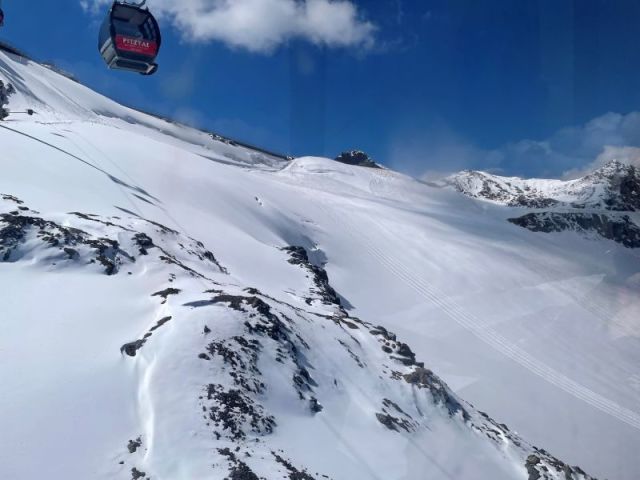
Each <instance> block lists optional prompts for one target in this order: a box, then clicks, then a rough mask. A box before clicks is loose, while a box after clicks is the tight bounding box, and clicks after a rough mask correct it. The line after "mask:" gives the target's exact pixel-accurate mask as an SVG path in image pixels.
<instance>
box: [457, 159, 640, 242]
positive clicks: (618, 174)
mask: <svg viewBox="0 0 640 480" xmlns="http://www.w3.org/2000/svg"><path fill="white" fill-rule="evenodd" d="M445 182H446V184H448V185H450V186H452V187H454V188H455V189H456V190H458V191H459V192H461V193H464V194H465V195H467V196H470V197H473V198H478V199H482V200H488V201H490V202H492V203H496V204H500V205H505V206H508V207H517V208H522V209H529V210H532V211H531V212H529V213H527V214H525V215H520V216H517V217H514V218H510V219H509V222H511V223H513V224H514V225H519V226H521V227H524V228H527V229H529V230H531V231H533V232H546V233H550V232H563V231H574V232H579V233H582V234H585V235H597V236H601V237H604V238H606V239H608V240H613V241H615V242H617V243H620V244H622V245H624V246H625V247H628V248H640V242H639V236H638V235H639V233H640V227H639V226H638V224H637V220H634V218H635V217H637V216H634V215H633V214H635V213H636V212H640V170H639V169H638V168H637V167H635V166H633V165H626V164H623V163H620V162H618V161H615V160H614V161H611V162H609V163H608V164H606V165H604V166H603V167H601V168H599V169H598V170H596V171H594V172H593V173H590V174H589V175H586V176H584V177H582V178H579V179H576V180H570V181H561V180H540V179H529V180H525V179H521V178H507V177H500V176H497V175H491V174H489V173H485V172H474V171H465V172H461V173H458V174H456V175H453V176H452V177H449V178H448V179H446V181H445Z"/></svg>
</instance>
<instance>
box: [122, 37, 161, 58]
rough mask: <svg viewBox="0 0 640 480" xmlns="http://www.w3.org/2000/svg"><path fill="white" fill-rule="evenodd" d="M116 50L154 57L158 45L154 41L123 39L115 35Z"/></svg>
mask: <svg viewBox="0 0 640 480" xmlns="http://www.w3.org/2000/svg"><path fill="white" fill-rule="evenodd" d="M116 48H117V49H118V50H122V51H125V52H131V53H138V54H140V55H147V56H149V57H155V56H156V54H157V53H158V44H157V43H156V42H155V41H153V40H144V39H140V38H133V37H125V36H124V35H116Z"/></svg>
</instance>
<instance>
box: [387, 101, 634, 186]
mask: <svg viewBox="0 0 640 480" xmlns="http://www.w3.org/2000/svg"><path fill="white" fill-rule="evenodd" d="M614 158H616V159H618V160H619V161H621V162H626V163H633V164H636V165H639V166H640V112H631V113H628V114H626V115H623V114H619V113H607V114H605V115H602V116H600V117H597V118H594V119H593V120H591V121H589V122H587V123H586V124H584V125H578V126H572V127H567V128H563V129H560V130H558V131H557V132H555V133H554V134H553V135H551V136H550V137H549V138H546V139H543V140H529V139H525V140H520V141H515V142H511V143H507V144H505V145H502V146H500V147H498V148H495V149H490V150H488V149H482V148H479V147H477V146H475V145H473V144H472V143H469V142H467V141H465V140H464V139H462V138H460V137H459V136H456V135H455V134H453V133H452V132H450V131H447V130H446V129H438V130H435V131H432V132H430V133H429V134H428V135H424V136H414V139H413V140H411V139H406V138H405V139H401V141H398V142H396V144H395V146H394V148H393V150H392V152H391V160H392V163H393V165H394V166H396V167H397V168H402V166H403V164H406V165H410V166H413V168H414V170H415V168H416V167H415V166H416V165H419V166H420V168H421V172H420V173H424V174H425V175H427V176H433V175H442V174H446V173H452V172H455V171H459V170H462V169H466V168H468V169H481V170H488V171H492V172H495V173H500V174H505V175H521V176H538V177H556V178H575V177H577V176H580V175H582V174H584V173H586V172H587V171H590V170H593V169H594V168H597V167H598V166H601V165H602V164H603V163H605V162H607V161H609V160H612V159H614ZM416 173H418V172H416ZM420 173H418V174H420Z"/></svg>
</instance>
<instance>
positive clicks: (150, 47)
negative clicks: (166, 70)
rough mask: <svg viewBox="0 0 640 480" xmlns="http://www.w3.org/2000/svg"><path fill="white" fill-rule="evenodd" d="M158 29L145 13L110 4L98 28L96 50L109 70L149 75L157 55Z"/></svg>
mask: <svg viewBox="0 0 640 480" xmlns="http://www.w3.org/2000/svg"><path fill="white" fill-rule="evenodd" d="M160 43H161V36H160V28H159V27H158V22H157V21H156V19H155V18H154V17H153V15H152V14H151V12H149V9H147V8H142V6H138V5H132V4H128V3H123V2H114V3H113V5H112V6H111V9H110V10H109V13H108V14H107V17H106V18H105V20H104V22H103V23H102V27H101V28H100V37H99V40H98V48H99V50H100V55H102V58H103V59H104V61H105V62H106V64H107V65H108V66H109V68H113V69H117V70H128V71H130V72H138V73H140V74H142V75H151V74H153V73H155V71H156V70H157V69H158V64H157V63H155V60H156V57H157V56H158V52H159V51H160Z"/></svg>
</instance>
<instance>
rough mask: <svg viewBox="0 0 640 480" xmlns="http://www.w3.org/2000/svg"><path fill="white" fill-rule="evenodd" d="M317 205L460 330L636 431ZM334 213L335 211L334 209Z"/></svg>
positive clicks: (604, 403) (625, 416) (613, 408)
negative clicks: (457, 325) (469, 333)
mask: <svg viewBox="0 0 640 480" xmlns="http://www.w3.org/2000/svg"><path fill="white" fill-rule="evenodd" d="M318 206H319V207H320V208H321V209H322V211H323V213H324V214H325V215H326V216H327V217H328V218H330V219H332V220H333V221H334V222H335V224H336V227H339V228H342V229H344V230H345V231H346V232H348V234H349V235H350V236H351V237H352V238H353V239H354V240H355V241H357V242H358V243H359V244H361V245H362V246H364V247H365V249H366V250H367V251H368V252H369V254H370V255H371V256H372V257H373V258H375V259H376V260H377V261H378V262H380V264H381V265H382V266H384V267H385V268H386V269H387V270H388V271H389V272H390V273H392V274H393V275H394V276H396V277H397V278H398V279H399V280H401V281H402V282H404V283H405V284H406V285H407V286H409V287H410V288H411V289H413V290H414V291H415V292H416V293H418V294H419V295H420V296H421V297H422V298H424V299H425V300H427V301H428V302H430V303H432V304H433V305H436V306H437V307H438V308H439V309H440V310H441V311H442V312H444V313H445V314H446V315H447V316H449V318H451V319H452V320H454V321H455V322H456V323H458V324H459V325H460V326H462V327H463V328H464V329H466V330H467V331H469V332H471V333H472V334H473V335H475V336H476V337H477V338H479V339H480V340H482V341H483V342H485V343H486V344H488V345H490V346H491V347H492V348H493V349H495V350H496V351H498V352H500V353H501V354H503V355H505V356H506V357H508V358H510V359H511V360H513V361H515V362H516V363H518V364H519V365H521V366H522V367H524V368H526V369H527V370H529V371H530V372H532V373H533V374H535V375H537V376H539V377H540V378H542V379H544V380H545V381H547V382H549V383H550V384H552V385H554V386H556V387H558V388H561V389H562V390H564V391H565V392H567V393H569V394H570V395H573V396H574V397H576V398H578V399H580V400H582V401H584V402H585V403H587V404H589V405H591V406H592V407H594V408H597V409H598V410H601V411H602V412H604V413H606V414H608V415H610V416H612V417H614V418H616V419H618V420H620V421H621V422H624V423H626V424H627V425H629V426H631V427H633V428H635V429H638V430H640V414H638V413H637V412H635V411H633V410H630V409H628V408H625V407H622V406H621V405H618V404H617V403H616V402H614V401H612V400H610V399H609V398H607V397H605V396H603V395H601V394H599V393H597V392H594V391H593V390H591V389H590V388H587V387H585V386H584V385H581V384H580V383H578V382H576V381H574V380H572V379H571V378H569V377H567V376H566V375H563V374H561V373H560V372H558V371H556V370H554V369H553V368H551V367H549V366H548V365H546V364H545V363H543V362H542V361H540V360H538V359H537V358H535V357H534V356H532V355H531V354H529V353H528V352H526V351H525V350H523V349H522V348H520V347H518V346H516V345H514V344H512V343H511V342H509V341H508V340H507V339H506V338H505V337H504V336H502V335H500V334H499V333H497V332H495V331H493V330H492V329H491V328H490V327H486V326H484V325H483V324H482V321H481V320H480V319H478V318H477V317H475V316H474V315H473V314H471V313H469V312H467V311H466V310H465V309H463V308H462V307H461V306H460V305H458V304H457V302H455V301H453V300H452V299H451V298H449V297H448V296H447V295H445V294H444V293H443V292H439V291H437V290H436V289H435V288H433V287H432V286H430V285H429V284H428V283H427V282H426V281H424V280H423V279H421V278H420V277H418V276H416V275H414V274H412V272H411V270H410V269H409V268H407V267H405V266H404V265H403V263H402V262H401V261H400V260H399V259H398V258H391V257H390V256H389V255H387V254H385V253H384V252H382V251H381V250H380V249H378V248H377V247H376V246H375V245H374V244H373V243H372V242H370V241H369V240H368V239H367V237H366V236H364V235H362V234H360V233H359V232H357V231H356V230H354V229H353V228H352V227H351V225H350V224H349V222H348V221H345V220H342V219H340V218H339V217H338V216H337V215H338V214H336V213H334V212H333V211H332V209H331V208H327V207H326V206H324V205H322V204H321V202H318ZM335 210H338V209H337V208H336V209H335ZM376 225H377V227H378V228H380V229H382V230H386V229H385V228H384V227H383V226H382V225H380V224H379V223H377V222H376Z"/></svg>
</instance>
